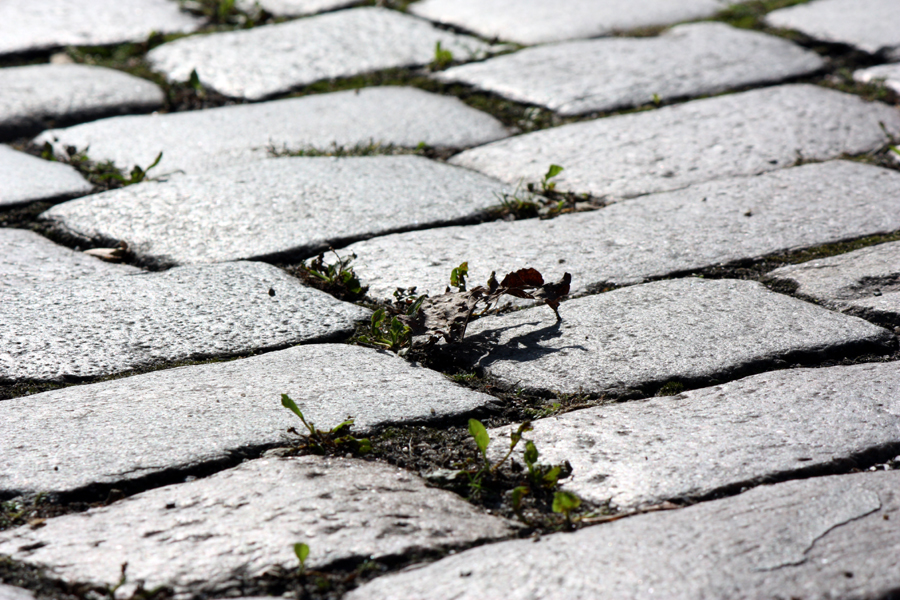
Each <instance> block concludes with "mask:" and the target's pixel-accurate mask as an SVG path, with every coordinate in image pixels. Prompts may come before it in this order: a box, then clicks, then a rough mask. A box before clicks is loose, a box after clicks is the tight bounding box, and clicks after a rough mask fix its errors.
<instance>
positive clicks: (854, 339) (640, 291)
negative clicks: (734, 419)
mask: <svg viewBox="0 0 900 600" xmlns="http://www.w3.org/2000/svg"><path fill="white" fill-rule="evenodd" d="M560 314H561V315H562V322H561V323H557V322H556V321H555V318H554V316H553V312H552V311H551V310H550V309H549V308H547V307H544V306H540V307H536V308H531V309H528V310H522V311H518V312H514V313H510V314H507V315H503V316H499V317H487V318H484V319H479V320H478V321H475V322H474V323H472V324H471V325H469V330H468V331H469V332H468V334H467V344H468V346H469V348H468V350H469V355H470V357H471V361H472V362H473V364H475V365H476V366H477V367H479V368H483V369H485V370H486V371H487V372H488V373H489V374H490V375H492V376H494V377H496V378H498V379H500V380H501V381H503V382H506V383H509V384H515V385H516V386H517V387H520V388H522V389H525V390H530V391H558V392H562V393H579V392H587V393H591V394H607V395H610V396H617V395H625V394H629V393H633V391H634V390H645V391H647V390H652V389H653V388H654V387H655V386H658V385H661V384H664V383H666V382H668V381H672V380H677V381H682V382H685V383H691V384H696V383H701V382H706V381H709V380H711V379H718V380H719V381H721V380H724V379H729V378H734V377H738V376H740V375H742V374H745V373H746V372H747V371H748V370H758V369H760V368H761V367H763V366H765V365H771V363H772V362H773V361H774V360H777V359H785V358H786V357H796V356H799V355H815V354H819V353H825V352H832V351H838V350H843V351H847V350H848V349H851V348H853V347H854V346H856V347H861V346H868V345H870V344H872V345H880V344H886V343H887V342H889V341H890V340H891V339H893V336H892V335H891V334H890V333H889V332H888V331H887V330H885V329H882V328H880V327H876V326H874V325H871V324H870V323H866V322H865V321H863V320H861V319H857V318H855V317H848V316H846V315H841V314H837V313H833V312H831V311H829V310H825V309H823V308H820V307H818V306H815V305H813V304H808V303H805V302H802V301H800V300H796V299H794V298H790V297H787V296H782V295H780V294H775V293H773V292H770V291H768V290H766V289H765V288H764V287H763V286H762V285H760V284H758V283H756V282H752V281H742V280H729V279H720V280H705V279H694V278H687V279H675V280H666V281H657V282H654V283H647V284H644V285H639V286H634V287H629V288H624V289H619V290H615V291H612V292H608V293H605V294H598V295H595V296H587V297H585V298H580V299H577V300H571V301H569V302H566V303H565V304H563V305H562V306H561V307H560Z"/></svg>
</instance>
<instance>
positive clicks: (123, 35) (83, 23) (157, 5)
mask: <svg viewBox="0 0 900 600" xmlns="http://www.w3.org/2000/svg"><path fill="white" fill-rule="evenodd" d="M201 24H202V21H201V20H200V19H198V18H195V17H192V16H191V15H189V14H187V13H185V12H182V11H180V10H179V9H178V4H177V3H176V2H172V1H171V0H91V1H90V2H84V3H73V2H71V1H70V0H41V1H40V2H4V3H3V5H2V6H0V54H11V53H17V52H34V51H40V50H48V49H50V48H58V47H60V46H101V45H106V44H121V43H123V42H142V41H144V40H146V39H147V37H148V36H149V35H150V34H151V33H153V32H158V33H187V32H191V31H194V30H196V29H197V28H199V27H200V25H201Z"/></svg>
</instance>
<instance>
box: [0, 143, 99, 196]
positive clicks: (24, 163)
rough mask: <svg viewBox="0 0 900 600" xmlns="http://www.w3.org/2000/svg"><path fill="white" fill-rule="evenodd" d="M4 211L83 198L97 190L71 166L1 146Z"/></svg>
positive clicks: (0, 193) (0, 175)
mask: <svg viewBox="0 0 900 600" xmlns="http://www.w3.org/2000/svg"><path fill="white" fill-rule="evenodd" d="M0 181H2V182H3V186H2V187H0V208H7V207H12V206H18V205H20V204H28V203H30V202H37V201H38V200H64V199H66V198H74V197H75V196H83V195H85V194H88V193H90V191H91V190H92V189H93V187H92V186H91V184H90V183H88V182H87V181H85V179H84V178H83V177H82V176H81V175H79V174H78V171H76V170H75V169H73V168H72V167H70V166H69V165H63V164H60V163H55V162H50V161H46V160H41V159H40V158H36V157H34V156H31V155H30V154H25V153H24V152H17V151H15V150H13V149H12V148H10V147H9V146H4V145H0Z"/></svg>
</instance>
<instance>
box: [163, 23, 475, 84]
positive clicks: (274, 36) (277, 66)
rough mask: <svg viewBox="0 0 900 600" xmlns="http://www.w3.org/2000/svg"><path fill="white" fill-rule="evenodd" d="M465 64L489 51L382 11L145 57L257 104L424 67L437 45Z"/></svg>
mask: <svg viewBox="0 0 900 600" xmlns="http://www.w3.org/2000/svg"><path fill="white" fill-rule="evenodd" d="M437 43H440V44H441V46H442V48H444V49H446V50H448V51H450V52H452V53H453V55H454V57H456V58H458V59H461V60H465V59H470V58H477V57H479V56H481V55H483V54H484V53H485V52H486V51H487V49H488V46H487V45H486V44H484V43H483V42H481V41H479V40H477V39H475V38H472V37H468V36H460V35H454V34H452V33H448V32H446V31H441V30H439V29H435V28H434V27H432V26H431V25H429V24H427V23H425V22H424V21H422V20H420V19H414V18H412V17H410V16H408V15H403V14H400V13H397V12H394V11H390V10H387V9H383V8H378V7H363V8H354V9H350V10H345V11H338V12H335V13H329V14H326V15H320V16H317V17H310V18H308V19H299V20H297V21H291V22H288V23H281V24H278V25H267V26H263V27H257V28H255V29H250V30H243V31H232V32H226V33H217V34H211V35H206V36H197V37H190V38H185V39H181V40H176V41H174V42H170V43H168V44H164V45H162V46H159V47H157V48H155V49H153V50H152V51H150V53H149V54H148V55H147V59H148V60H149V61H150V64H151V65H152V66H153V68H154V69H156V70H157V71H160V72H161V73H164V74H165V75H166V77H167V78H168V79H169V80H170V81H187V80H188V79H189V78H190V75H191V72H192V71H196V72H197V76H198V77H199V80H200V83H202V84H203V85H204V86H206V87H208V88H210V89H213V90H215V91H217V92H220V93H222V94H225V95H226V96H232V97H235V98H247V99H248V100H260V99H262V98H266V97H270V96H273V95H275V94H279V93H283V92H287V91H289V90H290V89H292V88H295V87H299V86H302V85H306V84H310V83H313V82H316V81H319V80H322V79H334V78H337V77H350V76H352V75H358V74H360V73H369V72H371V71H378V70H381V69H390V68H396V67H412V66H417V65H425V64H428V63H429V62H431V61H432V59H433V58H434V48H435V44H437Z"/></svg>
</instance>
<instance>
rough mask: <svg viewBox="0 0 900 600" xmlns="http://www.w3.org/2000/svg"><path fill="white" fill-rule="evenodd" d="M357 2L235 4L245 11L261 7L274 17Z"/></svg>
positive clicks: (242, 0)
mask: <svg viewBox="0 0 900 600" xmlns="http://www.w3.org/2000/svg"><path fill="white" fill-rule="evenodd" d="M357 3H358V0H238V1H237V2H236V3H235V6H236V7H238V8H240V9H241V10H245V11H254V10H257V9H262V10H264V11H266V12H267V13H269V14H270V15H274V16H276V17H302V16H306V15H313V14H316V13H319V12H325V11H329V10H335V9H338V8H345V7H347V6H351V5H353V4H357Z"/></svg>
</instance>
